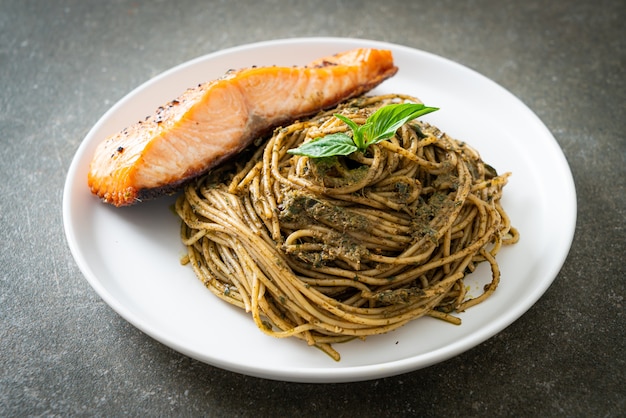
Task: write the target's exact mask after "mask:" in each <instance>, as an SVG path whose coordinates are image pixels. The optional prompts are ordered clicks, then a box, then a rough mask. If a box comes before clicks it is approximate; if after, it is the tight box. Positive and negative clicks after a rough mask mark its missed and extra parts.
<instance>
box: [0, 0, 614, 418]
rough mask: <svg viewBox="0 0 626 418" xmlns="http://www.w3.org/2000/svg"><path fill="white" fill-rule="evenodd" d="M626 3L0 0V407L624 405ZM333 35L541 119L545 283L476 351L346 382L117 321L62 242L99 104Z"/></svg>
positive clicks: (381, 411) (558, 410) (183, 411)
mask: <svg viewBox="0 0 626 418" xmlns="http://www.w3.org/2000/svg"><path fill="white" fill-rule="evenodd" d="M625 19H626V3H625V2H623V1H614V0H599V1H584V0H578V1H550V2H546V1H543V0H528V1H508V2H502V1H495V0H494V1H491V0H475V1H465V2H460V1H456V0H446V1H437V2H432V1H431V2H423V1H414V2H410V1H407V0H385V1H377V2H371V1H366V2H360V1H356V0H355V1H338V0H332V1H308V2H304V1H302V2H287V1H284V2H281V1H268V2H256V1H246V2H244V1H236V2H235V1H213V2H200V1H189V0H188V1H177V2H165V1H155V2H140V1H108V2H105V1H79V0H74V1H72V0H66V1H60V0H55V1H33V0H26V1H10V0H0V86H1V88H2V89H1V91H0V144H1V147H0V155H1V156H2V160H1V164H0V178H1V180H2V181H1V182H0V219H1V223H0V232H1V234H2V244H1V245H0V251H1V252H0V266H1V273H0V416H20V415H35V416H37V415H62V416H71V415H106V416H120V415H145V416H171V415H186V416H194V415H205V416H241V417H245V416H270V415H271V416H281V415H283V416H292V415H296V414H298V415H303V416H323V415H327V416H330V415H332V416H357V415H360V416H385V415H389V416H406V415H410V414H415V415H421V416H439V415H452V416H468V415H476V416H478V415H480V416H493V415H515V416H546V415H561V416H624V414H626V403H625V398H626V397H625V394H626V392H625V389H624V378H625V377H626V376H625V371H626V366H625V357H626V354H625V352H624V340H625V333H624V303H625V302H624V296H625V289H624V282H625V280H624V279H625V276H626V267H625V263H624V259H623V255H624V253H625V252H626V245H625V244H626V242H625V241H626V234H625V231H624V224H625V209H626V199H625V190H624V184H625V182H626V181H625V180H624V178H625V174H626V170H625V168H624V167H625V164H626V134H625V132H626V123H625V120H626V115H625V112H624V103H626V78H625V71H624V70H625V67H626V41H625V39H626V31H625V29H624V20H625ZM316 35H332V36H347V37H362V38H370V39H377V40H383V41H390V42H394V43H399V44H404V45H408V46H411V47H415V48H419V49H424V50H427V51H430V52H433V53H435V54H438V55H442V56H445V57H447V58H450V59H452V60H454V61H457V62H459V63H461V64H464V65H466V66H468V67H471V68H473V69H475V70H477V71H479V72H480V73H482V74H484V75H486V76H487V77H489V78H491V79H493V80H495V81H496V82H498V83H499V84H501V85H503V86H504V87H505V88H507V89H508V90H510V91H511V92H512V93H514V94H515V95H517V96H518V97H519V98H520V99H521V100H522V101H524V102H525V103H526V104H527V105H528V106H529V107H530V108H531V109H533V110H534V111H535V112H536V113H537V114H538V115H539V117H540V118H541V119H542V120H543V121H544V122H545V123H546V125H547V126H548V128H549V129H550V130H551V131H552V133H553V134H554V135H555V137H556V139H557V141H558V142H559V144H560V145H561V147H562V149H563V150H564V153H565V155H566V157H567V159H568V161H569V163H570V165H571V168H572V172H573V175H574V179H575V182H576V188H577V193H578V205H579V206H578V224H577V228H576V235H575V238H574V243H573V245H572V249H571V252H570V254H569V257H568V258H567V260H566V262H565V265H564V267H563V269H562V271H561V272H560V274H559V275H558V277H557V279H556V281H555V282H554V284H553V285H552V286H551V288H550V289H549V290H548V291H547V293H546V294H545V295H544V297H543V298H542V299H540V300H539V302H538V303H537V304H536V305H535V306H534V307H533V308H532V309H530V311H529V312H528V313H526V314H525V315H524V316H523V317H522V318H521V319H519V320H518V321H517V322H515V323H514V324H513V325H511V326H510V327H508V328H507V329H506V330H504V331H503V332H501V333H500V334H498V335H497V336H495V337H494V338H492V339H490V340H488V341H487V342H485V343H483V344H481V345H479V346H478V347H476V348H474V349H472V350H470V351H468V352H466V353H464V354H462V355H460V356H458V357H456V358H453V359H451V360H449V361H446V362H444V363H441V364H438V365H435V366H431V367H429V368H427V369H423V370H419V371H416V372H413V373H408V374H405V375H401V376H397V377H392V378H386V379H381V380H375V381H369V382H361V383H354V384H335V385H308V384H291V383H283V382H274V381H265V380H262V379H257V378H252V377H246V376H241V375H237V374H234V373H230V372H227V371H223V370H220V369H216V368H214V367H211V366H208V365H205V364H203V363H199V362H197V361H195V360H191V359H189V358H187V357H185V356H183V355H180V354H178V353H176V352H174V351H172V350H170V349H169V348H167V347H165V346H163V345H161V344H159V343H157V342H155V341H154V340H152V339H150V338H149V337H147V336H145V335H144V334H142V333H141V332H140V331H138V330H137V329H135V328H134V327H133V326H131V325H130V324H128V323H127V322H125V321H124V320H123V319H122V318H120V317H119V316H118V315H117V314H116V313H115V312H114V311H112V310H111V309H110V308H109V307H108V306H107V305H106V304H104V303H103V302H102V301H101V300H100V299H99V297H98V296H97V295H96V294H95V292H94V291H93V290H92V289H91V288H90V287H89V285H88V283H87V282H86V281H85V280H84V279H83V277H82V275H81V273H80V271H79V270H78V268H77V266H76V264H75V263H74V261H73V259H72V256H71V255H70V252H69V250H68V248H67V245H66V242H65V237H64V234H63V226H62V212H61V200H62V187H63V182H64V180H65V176H66V174H67V170H68V167H69V165H70V162H71V159H72V156H73V154H74V152H75V151H76V149H77V147H78V145H79V144H80V142H81V140H82V138H83V137H84V135H85V134H86V133H87V131H88V130H89V129H90V128H91V126H92V125H93V124H94V123H95V122H96V121H97V120H98V119H99V118H100V116H101V115H102V114H103V113H104V112H105V111H106V110H107V109H108V108H109V107H110V106H111V105H113V104H114V103H115V102H116V101H117V100H118V99H120V98H121V97H122V96H123V95H124V94H126V93H127V92H128V91H130V90H131V89H133V88H134V87H136V86H137V85H139V84H141V83H142V82H144V81H145V80H147V79H148V78H150V77H152V76H155V75H157V74H158V73H160V72H162V71H164V70H166V69H168V68H170V67H172V66H174V65H176V64H179V63H181V62H184V61H186V60H189V59H191V58H194V57H196V56H199V55H203V54H206V53H210V52H213V51H216V50H219V49H222V48H225V47H231V46H235V45H240V44H244V43H249V42H253V41H258V40H267V39H276V38H287V37H301V36H316Z"/></svg>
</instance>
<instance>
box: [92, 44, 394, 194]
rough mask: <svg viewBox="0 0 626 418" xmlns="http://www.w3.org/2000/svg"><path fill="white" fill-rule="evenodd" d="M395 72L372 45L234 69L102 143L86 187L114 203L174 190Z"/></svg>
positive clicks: (388, 58)
mask: <svg viewBox="0 0 626 418" xmlns="http://www.w3.org/2000/svg"><path fill="white" fill-rule="evenodd" d="M396 72H397V67H396V66H395V65H394V63H393V58H392V54H391V52H390V51H387V50H378V49H367V48H362V49H355V50H351V51H347V52H343V53H340V54H336V55H333V56H330V57H325V58H322V59H319V60H316V61H314V62H312V63H310V64H309V65H307V66H304V67H277V66H274V67H252V68H246V69H242V70H238V71H229V72H228V73H226V74H225V75H224V76H223V77H221V78H219V79H217V80H214V81H210V82H206V83H203V84H199V85H198V86H196V87H194V88H190V89H188V90H187V91H185V92H184V93H183V94H182V95H181V96H179V97H178V98H177V99H175V100H172V101H171V102H169V103H167V104H166V105H164V106H161V107H159V108H158V109H157V110H156V112H155V113H154V114H153V115H151V116H149V117H147V118H146V119H145V120H143V121H139V122H137V123H135V124H134V125H132V126H129V127H128V128H126V129H124V130H122V131H121V132H119V133H116V134H114V135H112V136H110V137H109V138H107V139H106V140H104V141H103V142H102V143H101V144H99V146H98V147H97V149H96V151H95V154H94V157H93V160H92V162H91V165H90V169H89V173H88V185H89V187H90V188H91V191H92V192H93V193H94V194H95V195H97V196H98V197H100V198H101V199H102V200H103V201H105V202H107V203H111V204H113V205H115V206H127V205H132V204H134V203H136V202H139V201H141V200H144V199H149V198H153V197H157V196H160V195H163V194H170V193H172V192H175V191H177V190H178V189H179V188H180V187H181V186H182V185H184V184H185V183H186V182H188V181H189V180H191V179H193V178H195V177H197V176H199V175H202V174H204V173H206V172H207V171H208V170H210V169H211V168H213V167H215V166H216V165H218V164H220V163H221V162H222V161H224V160H226V159H227V158H229V157H231V156H233V155H234V154H236V153H238V152H240V151H241V150H243V149H244V148H246V147H247V146H248V145H249V144H250V143H251V142H252V141H253V140H254V139H256V138H258V137H259V136H262V135H264V134H266V133H268V132H270V131H271V130H272V129H273V128H275V127H277V126H280V125H281V124H284V123H289V122H291V121H293V120H296V119H299V118H302V117H304V116H309V115H312V114H315V113H317V112H319V111H321V110H323V109H326V108H330V107H333V106H335V105H337V104H339V103H340V102H342V101H344V100H346V99H349V98H352V97H355V96H358V95H361V94H363V93H365V92H367V91H369V90H371V89H372V88H374V87H376V86H377V85H378V84H380V83H381V82H383V81H384V80H386V79H387V78H389V77H391V76H393V75H394V74H395V73H396Z"/></svg>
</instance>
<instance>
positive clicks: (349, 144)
mask: <svg viewBox="0 0 626 418" xmlns="http://www.w3.org/2000/svg"><path fill="white" fill-rule="evenodd" d="M436 110H439V108H437V107H428V106H425V105H423V104H421V103H419V104H418V103H399V104H390V105H387V106H383V107H381V108H380V109H378V110H377V111H376V112H374V113H373V114H372V115H370V117H368V118H367V120H366V121H365V123H364V124H363V125H358V124H356V123H355V122H354V121H353V120H352V119H350V118H348V117H346V116H344V115H341V114H338V113H336V114H335V117H337V118H339V119H341V120H342V121H343V122H345V123H346V124H347V125H348V126H349V127H350V129H352V137H350V136H349V135H347V134H345V133H343V132H337V133H334V134H330V135H326V136H323V137H320V138H316V139H313V140H311V141H309V142H306V143H304V144H302V145H300V146H299V147H298V148H294V149H290V150H288V151H287V152H288V153H290V154H294V155H305V156H307V157H311V158H322V157H332V156H335V155H349V154H352V153H353V152H355V151H361V152H363V153H364V152H365V151H367V147H369V146H370V145H373V144H378V143H379V142H381V141H384V140H385V139H389V138H391V137H392V136H393V135H394V134H395V133H396V131H397V130H398V129H399V128H400V127H401V126H402V125H404V124H405V123H407V122H409V121H411V120H413V119H415V118H418V117H420V116H422V115H425V114H427V113H431V112H434V111H436Z"/></svg>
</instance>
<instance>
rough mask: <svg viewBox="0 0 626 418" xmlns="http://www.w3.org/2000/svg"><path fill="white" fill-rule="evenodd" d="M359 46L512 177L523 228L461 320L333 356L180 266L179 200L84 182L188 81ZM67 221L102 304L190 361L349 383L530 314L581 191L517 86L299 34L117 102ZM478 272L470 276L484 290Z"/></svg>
mask: <svg viewBox="0 0 626 418" xmlns="http://www.w3.org/2000/svg"><path fill="white" fill-rule="evenodd" d="M355 47H374V48H383V49H391V50H392V51H393V54H394V59H395V62H396V65H397V66H398V67H399V69H400V70H399V71H398V73H397V75H396V76H395V77H393V78H391V79H389V80H387V81H385V82H384V83H383V84H381V85H380V86H379V87H377V88H376V89H375V90H374V91H373V93H392V92H393V93H406V94H412V95H414V96H417V97H419V98H420V99H422V100H423V101H424V103H426V104H428V105H430V106H437V107H439V108H441V110H439V111H438V112H435V113H433V114H430V115H427V116H425V117H424V119H425V120H428V121H429V122H431V123H433V124H435V125H437V126H438V127H439V128H440V129H442V130H444V131H446V132H447V133H449V134H450V135H452V136H453V137H456V138H457V139H461V140H463V141H466V142H467V143H469V144H471V145H472V146H474V147H475V148H476V149H478V151H479V152H480V153H481V155H482V157H483V159H484V160H485V161H486V162H488V163H489V164H491V165H492V166H494V167H495V168H496V169H497V170H498V172H505V171H511V172H512V173H513V175H512V177H511V178H510V182H509V184H508V185H507V186H506V188H505V193H504V197H503V199H502V202H503V205H504V208H505V209H506V210H507V212H508V213H509V215H510V217H511V219H512V222H513V224H514V225H515V226H516V227H517V228H518V229H519V231H520V233H521V240H520V242H519V243H518V244H516V245H514V246H511V247H506V248H504V249H503V250H502V251H501V252H500V253H499V254H498V261H499V263H500V266H501V270H502V279H501V284H500V286H499V287H498V289H497V291H496V292H495V294H494V295H493V296H492V297H491V298H489V299H488V300H487V301H486V302H484V303H482V304H480V305H478V306H475V307H473V308H471V309H469V310H468V311H466V312H464V313H462V314H460V317H461V319H462V321H463V324H462V325H460V326H454V325H450V324H448V323H445V322H443V321H438V320H435V319H431V318H422V319H419V320H417V321H413V323H410V324H409V325H407V326H405V327H403V328H401V329H399V330H397V331H394V332H392V333H389V334H385V335H381V336H374V337H369V338H367V340H365V341H361V340H356V341H352V342H349V343H346V344H338V345H336V346H335V347H336V348H337V349H338V350H339V351H340V353H341V361H340V362H335V361H333V360H331V359H330V358H329V357H328V356H326V354H324V353H322V352H321V351H319V350H316V349H314V348H311V347H308V346H307V345H306V344H305V343H303V342H301V341H300V340H296V339H274V338H272V337H268V336H266V335H265V334H263V333H261V332H260V331H259V330H258V329H257V328H256V326H255V325H254V323H253V321H252V319H251V318H250V317H249V316H248V315H247V314H245V313H244V312H243V311H240V310H238V309H236V308H234V307H232V306H230V305H228V304H226V303H225V302H222V301H221V300H219V299H218V298H216V297H215V296H214V295H212V294H211V293H210V292H209V291H208V290H207V289H205V288H204V287H203V285H202V284H201V283H200V281H199V280H198V279H196V277H195V275H194V274H193V272H192V270H191V268H190V267H189V266H181V265H180V263H179V260H180V257H181V256H182V255H183V254H184V253H185V250H184V248H183V246H182V244H181V243H180V239H179V220H178V218H177V217H176V215H174V214H173V212H172V211H171V209H170V206H171V205H172V203H173V202H174V198H173V197H167V198H162V199H158V200H154V201H150V202H144V203H142V204H139V205H136V206H133V207H127V208H114V207H112V206H110V205H107V204H104V203H102V202H100V201H99V200H98V199H97V198H96V197H94V196H93V195H92V194H91V193H90V191H89V189H88V187H87V181H86V178H87V171H88V167H89V162H90V160H91V157H92V154H93V152H94V149H95V147H96V145H97V144H98V143H99V142H100V141H102V140H103V139H104V138H105V137H107V136H108V135H110V134H112V133H115V132H117V131H119V130H120V129H122V128H124V127H125V126H127V125H129V124H131V123H133V122H135V121H136V120H139V119H142V118H143V117H145V116H146V115H148V114H151V113H152V112H153V111H154V110H155V109H156V108H157V107H158V106H160V105H161V104H163V103H166V102H168V101H169V100H171V99H173V98H175V97H177V96H178V95H179V94H180V93H181V92H182V91H184V90H185V89H186V88H188V87H190V86H193V85H195V84H197V83H199V82H202V81H207V80H211V79H214V78H217V77H219V76H221V75H222V74H224V72H226V71H227V70H228V69H232V68H241V67H247V66H252V65H274V64H276V65H288V66H290V65H295V64H306V63H307V62H309V61H312V60H314V59H316V58H320V57H323V56H326V55H330V54H334V53H336V52H340V51H344V50H348V49H351V48H355ZM63 220H64V224H65V232H66V235H67V240H68V243H69V246H70V249H71V251H72V254H73V256H74V258H75V259H76V262H77V264H78V266H79V267H80V269H81V271H82V272H83V274H84V275H85V277H86V278H87V280H88V281H89V283H90V284H91V286H93V288H94V289H95V291H96V292H97V293H98V294H99V295H100V297H102V299H103V300H104V301H105V302H106V303H107V304H109V305H110V306H111V307H112V308H113V309H114V310H115V311H116V312H117V313H119V314H120V315H121V316H122V317H124V318H125V319H126V320H127V321H129V322H130V323H132V324H133V325H134V326H136V327H137V328H139V329H140V330H142V331H143V332H145V333H146V334H148V335H150V336H151V337H153V338H155V339H156V340H158V341H160V342H162V343H163V344H166V345H167V346H169V347H171V348H173V349H175V350H177V351H179V352H181V353H183V354H185V355H188V356H190V357H193V358H195V359H197V360H200V361H203V362H206V363H209V364H212V365H214V366H217V367H220V368H224V369H228V370H232V371H235V372H239V373H243V374H248V375H253V376H259V377H264V378H269V379H278V380H287V381H299V382H347V381H359V380H367V379H374V378H380V377H385V376H390V375H396V374H400V373H404V372H408V371H412V370H416V369H419V368H422V367H426V366H429V365H432V364H434V363H437V362H440V361H443V360H446V359H449V358H451V357H453V356H455V355H458V354H460V353H462V352H464V351H466V350H468V349H470V348H472V347H474V346H476V345H477V344H479V343H481V342H483V341H485V340H486V339H488V338H490V337H491V336H493V335H494V334H496V333H497V332H499V331H501V330H502V329H504V328H505V327H506V326H508V325H509V324H511V323H512V322H513V321H515V320H516V319H517V318H519V317H520V316H521V315H522V314H523V313H524V312H526V311H527V310H528V309H529V308H530V307H531V306H532V305H533V304H534V303H535V302H536V301H537V299H539V297H540V296H541V295H542V294H543V293H544V292H545V291H546V289H547V288H548V287H549V286H550V284H551V283H552V281H553V280H554V278H555V277H556V275H557V273H558V272H559V270H560V268H561V266H562V264H563V262H564V260H565V257H566V256H567V253H568V251H569V248H570V245H571V242H572V238H573V234H574V228H575V222H576V194H575V189H574V182H573V179H572V175H571V173H570V170H569V167H568V165H567V162H566V160H565V158H564V156H563V154H562V152H561V150H560V148H559V146H558V144H557V142H556V141H555V139H554V138H553V136H552V135H551V134H550V132H549V131H548V129H547V128H546V127H545V126H544V124H543V123H542V122H541V121H540V120H539V119H538V118H537V116H535V114H534V113H533V112H532V111H531V110H529V109H528V108H527V107H526V106H525V105H524V104H523V103H521V102H520V101H519V100H518V99H517V98H515V97H514V96H513V95H512V94H510V93H509V92H507V91H506V90H505V89H503V88H502V87H500V86H499V85H497V84H496V83H494V82H492V81H490V80H489V79H487V78H485V77H484V76H482V75H480V74H478V73H476V72H474V71H472V70H470V69H468V68H466V67H464V66H462V65H459V64H456V63H454V62H451V61H449V60H447V59H444V58H441V57H439V56H436V55H432V54H429V53H426V52H423V51H419V50H415V49H412V48H408V47H404V46H398V45H393V44H388V43H382V42H376V41H369V40H360V39H343V38H305V39H290V40H278V41H271V42H262V43H256V44H251V45H245V46H241V47H237V48H232V49H227V50H224V51H220V52H216V53H213V54H210V55H207V56H204V57H200V58H198V59H195V60H192V61H190V62H187V63H185V64H182V65H179V66H177V67H175V68H173V69H171V70H169V71H167V72H165V73H163V74H161V75H160V76H158V77H156V78H154V79H152V80H149V81H148V82H146V83H145V84H143V85H141V86H140V87H138V88H137V89H135V90H134V91H132V92H131V93H129V94H128V95H127V96H126V97H124V98H123V99H122V100H120V101H119V102H118V103H117V104H116V105H115V106H113V108H111V109H110V110H109V111H108V112H107V113H106V114H105V115H104V116H103V117H102V118H101V119H100V121H99V122H98V123H97V124H96V125H95V126H94V127H93V128H92V129H91V131H90V132H89V133H88V135H87V136H86V137H85V139H84V141H83V142H82V144H81V145H80V147H79V149H78V151H77V152H76V155H75V157H74V160H73V161H72V165H71V167H70V170H69V173H68V176H67V180H66V183H65V191H64V199H63ZM489 278H490V272H489V270H488V268H487V267H486V266H481V267H480V268H479V269H478V270H477V271H476V272H475V273H473V274H472V276H471V280H470V286H471V289H472V291H473V292H475V293H479V288H480V286H481V284H482V283H484V282H486V281H487V280H488V279H489Z"/></svg>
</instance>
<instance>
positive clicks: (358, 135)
mask: <svg viewBox="0 0 626 418" xmlns="http://www.w3.org/2000/svg"><path fill="white" fill-rule="evenodd" d="M334 116H335V117H336V118H337V119H339V120H341V121H343V122H344V123H345V124H346V125H348V127H350V129H352V142H353V143H354V145H356V147H357V149H358V150H359V151H362V152H365V150H366V149H367V145H365V138H364V137H363V132H364V130H365V125H361V126H359V125H357V124H356V122H354V121H353V120H352V119H350V118H349V117H346V116H344V115H342V114H340V113H335V115H334Z"/></svg>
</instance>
